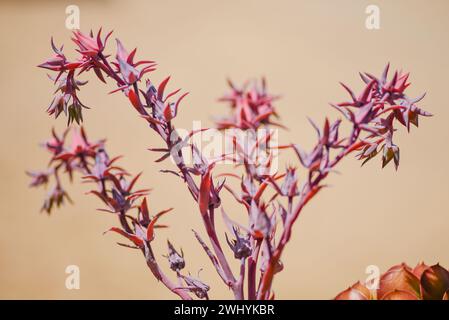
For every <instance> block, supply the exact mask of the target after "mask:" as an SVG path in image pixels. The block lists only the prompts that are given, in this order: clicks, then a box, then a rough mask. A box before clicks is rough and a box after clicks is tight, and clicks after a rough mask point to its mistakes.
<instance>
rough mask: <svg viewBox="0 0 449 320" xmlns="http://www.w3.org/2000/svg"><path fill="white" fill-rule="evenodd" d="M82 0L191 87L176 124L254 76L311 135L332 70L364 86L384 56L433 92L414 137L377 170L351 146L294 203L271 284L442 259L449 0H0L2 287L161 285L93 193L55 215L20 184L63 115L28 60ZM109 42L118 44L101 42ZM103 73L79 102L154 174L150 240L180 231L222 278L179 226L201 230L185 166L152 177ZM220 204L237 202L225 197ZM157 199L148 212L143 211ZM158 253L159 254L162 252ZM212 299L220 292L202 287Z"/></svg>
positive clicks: (300, 290)
mask: <svg viewBox="0 0 449 320" xmlns="http://www.w3.org/2000/svg"><path fill="white" fill-rule="evenodd" d="M73 3H76V4H78V5H79V6H80V9H81V28H82V29H83V30H88V29H90V28H95V29H96V28H98V27H99V26H101V25H102V26H103V27H104V28H105V29H114V30H115V36H117V37H120V38H121V39H122V40H123V42H124V43H125V45H126V46H127V47H128V48H132V47H133V46H138V47H139V50H138V56H139V57H145V58H152V59H155V60H157V61H158V62H159V71H158V72H157V73H155V75H154V78H155V79H156V80H158V81H159V80H160V79H162V78H163V77H164V76H165V75H167V74H171V75H172V77H173V79H174V81H173V83H172V86H182V87H183V88H184V89H186V90H188V91H190V92H191V95H190V96H189V98H188V99H187V100H186V103H185V104H184V105H183V110H182V111H183V112H182V119H181V121H178V126H180V127H183V126H184V127H189V125H190V124H191V121H192V120H197V119H201V120H203V121H204V123H205V124H206V125H210V124H211V122H210V117H211V116H212V115H213V114H217V113H218V114H219V113H223V112H224V111H225V109H224V106H221V105H219V104H217V102H216V98H217V97H218V96H219V95H221V94H222V93H223V92H224V90H225V81H224V79H225V78H226V77H228V76H230V77H232V78H233V79H235V80H236V81H243V80H244V79H246V78H247V77H259V76H261V75H265V76H266V77H267V79H268V81H269V86H270V88H271V91H272V92H274V93H280V94H282V95H283V99H282V100H280V102H279V103H278V109H279V112H280V114H281V115H282V117H283V120H284V123H285V124H286V125H287V126H288V127H290V128H291V130H290V131H289V132H283V133H282V134H281V140H282V141H285V142H287V141H295V142H299V143H302V144H304V145H306V146H310V144H311V142H312V138H313V137H314V136H313V131H312V130H311V129H310V126H309V125H308V123H307V121H306V118H305V117H306V116H307V115H308V116H311V117H312V118H315V119H322V118H323V117H324V116H325V114H331V115H332V116H334V117H335V116H336V113H335V112H334V111H332V110H331V109H330V108H329V107H327V103H328V102H329V101H340V100H342V99H346V96H345V94H344V92H343V90H341V88H339V86H338V81H344V82H345V83H347V84H349V85H352V86H353V87H355V88H358V89H359V88H360V87H361V84H360V82H359V80H358V76H357V72H358V71H369V72H375V73H380V72H381V70H382V68H383V66H384V65H385V63H386V62H387V61H391V63H392V65H393V67H397V68H404V69H405V70H408V71H410V72H411V74H412V76H411V81H412V82H413V85H412V87H411V89H410V92H411V93H412V94H413V95H419V94H421V93H422V92H423V91H427V92H428V96H427V97H426V99H425V100H424V104H423V106H425V107H426V108H427V110H428V111H431V112H432V113H434V114H435V115H436V116H435V117H434V118H432V119H430V120H424V121H422V123H421V128H420V130H413V132H412V133H411V134H410V136H407V135H406V134H405V132H404V131H402V132H401V133H400V134H398V138H397V139H398V140H397V142H398V143H399V145H400V147H401V157H402V164H401V167H400V169H399V171H398V172H397V173H396V172H394V169H393V167H389V168H387V169H385V170H381V169H380V162H379V161H375V162H372V163H370V164H369V165H367V166H366V167H365V168H363V169H360V166H359V163H357V162H356V161H355V160H353V159H348V160H347V161H345V162H344V163H343V164H342V165H341V166H340V171H341V172H342V173H343V174H342V175H340V176H333V177H332V178H331V179H330V183H331V184H332V185H334V186H335V187H334V188H332V189H328V190H326V191H324V192H323V193H322V194H320V195H319V199H317V201H313V202H312V203H311V205H310V206H309V207H308V208H307V209H306V210H305V211H304V215H303V216H302V217H301V218H300V220H299V223H298V224H297V225H296V228H295V233H294V236H293V239H292V242H291V244H290V245H289V247H288V250H287V251H286V252H285V253H286V254H285V256H284V263H285V265H286V268H285V271H284V272H283V273H282V274H280V275H279V276H278V277H277V279H276V283H275V291H276V294H277V297H278V298H286V299H293V298H312V299H315V298H324V299H327V298H331V297H333V296H334V295H335V294H336V293H337V292H339V291H340V290H342V289H344V288H345V287H346V286H348V285H349V284H351V283H352V282H354V281H356V280H358V279H363V278H364V277H365V273H364V271H365V268H366V266H368V265H371V264H374V265H378V266H379V267H380V268H381V269H382V270H386V268H387V267H389V266H391V265H393V264H396V263H399V262H401V261H405V262H408V263H410V264H415V263H417V262H418V261H419V260H421V259H423V260H425V261H426V262H427V263H436V262H438V261H439V262H441V263H442V264H443V265H445V266H446V267H447V266H449V251H448V249H447V240H448V228H449V216H448V208H449V184H448V179H449V171H448V168H447V164H448V161H449V151H448V150H449V149H448V148H447V141H448V138H449V130H448V126H447V120H448V117H449V108H448V105H447V94H448V80H447V75H448V74H449V64H448V61H449V60H448V57H449V45H448V41H447V32H448V28H449V19H447V16H448V12H449V2H447V1H445V0H441V1H409V0H407V1H405V0H404V1H399V0H397V1H349V0H346V1H248V0H246V1H235V0H234V1H196V0H191V1H98V2H95V3H94V2H93V1H11V2H9V1H8V2H5V1H1V2H0V30H1V31H0V32H1V50H0V63H1V73H0V88H1V89H0V90H1V101H2V102H1V120H2V121H1V124H0V135H1V139H0V143H1V145H0V150H1V157H0V200H1V201H0V226H1V230H0V298H8V299H10V298H31V299H36V298H44V299H48V298H53V299H54V298H56V299H61V298H64V299H81V298H125V299H131V298H139V299H140V298H142V299H162V298H172V297H173V295H171V294H170V293H168V292H167V291H166V290H165V288H163V287H162V285H160V284H158V283H157V282H156V281H154V279H153V278H152V276H151V274H150V273H149V271H148V270H147V269H146V266H145V264H144V261H143V258H142V257H141V255H140V254H138V253H136V252H133V251H131V250H127V249H125V248H121V247H118V246H116V245H115V240H117V239H118V237H116V236H114V235H109V236H103V235H102V232H103V231H104V230H106V229H108V228H109V227H110V226H112V225H115V224H116V221H115V220H114V218H113V217H112V216H108V215H104V214H101V213H98V212H96V211H95V208H97V207H99V206H100V204H99V202H98V201H97V200H96V199H94V198H91V197H86V196H84V195H83V192H84V191H86V188H87V187H86V186H85V185H82V186H79V185H75V186H73V187H72V188H71V189H70V190H72V196H73V198H74V199H75V201H76V206H67V207H65V208H63V209H62V210H59V211H57V212H56V213H55V214H54V215H53V216H51V217H47V216H46V215H43V214H39V212H38V210H39V208H40V206H41V201H42V199H43V196H44V192H43V190H30V189H28V188H27V183H28V182H29V180H28V179H27V177H26V176H25V174H24V171H25V170H26V169H29V168H36V169H38V168H42V167H44V166H45V165H46V163H47V155H46V153H45V152H44V151H43V150H41V149H39V148H38V143H39V142H41V141H43V140H45V139H46V138H47V136H48V134H49V129H50V128H51V126H53V125H54V126H56V127H57V128H58V129H60V130H61V129H62V128H64V126H65V121H64V120H63V119H60V121H56V122H55V121H54V120H53V119H50V118H49V117H47V116H46V114H45V112H44V110H45V108H46V106H47V105H48V103H49V102H50V99H51V92H52V90H53V87H52V85H51V83H50V82H49V81H48V79H47V78H46V76H45V72H44V71H43V70H38V69H37V68H35V66H36V65H37V64H38V63H40V62H42V61H43V60H44V59H45V58H46V57H47V56H49V55H50V47H49V39H50V36H51V35H53V36H54V37H55V39H56V42H57V43H58V44H60V43H62V42H64V43H65V44H66V46H67V48H72V45H71V44H70V41H69V37H70V34H69V31H68V30H66V29H65V28H64V21H65V7H66V6H67V5H68V4H73ZM371 3H375V4H378V5H379V6H380V8H381V30H379V31H368V30H367V29H365V27H364V20H365V17H366V15H365V13H364V11H365V8H366V6H367V5H368V4H371ZM110 48H111V49H110V52H112V51H113V50H115V45H113V46H111V47H110ZM110 89H111V87H105V86H103V85H101V84H98V82H96V81H95V83H91V84H90V86H88V87H87V88H85V90H84V91H83V92H82V98H83V101H85V102H86V103H87V104H88V105H89V106H91V107H93V108H92V110H90V111H87V112H86V113H85V116H86V119H87V120H86V123H85V124H86V128H87V131H88V133H89V135H90V136H91V137H92V138H101V137H107V138H108V141H109V149H110V150H111V151H110V152H111V153H113V154H125V155H126V158H125V159H124V160H123V164H124V165H126V166H127V167H129V169H130V170H131V171H133V172H138V171H140V170H142V169H143V170H144V171H145V174H144V177H143V179H142V183H144V184H145V185H147V186H151V187H154V188H155V191H154V192H153V195H152V196H151V197H150V204H151V207H152V209H153V210H154V211H155V210H160V209H163V208H166V207H169V206H175V208H176V210H175V211H174V214H172V215H171V216H167V219H166V221H167V222H168V223H169V224H170V225H171V230H170V231H169V232H168V231H163V232H161V233H159V234H158V239H157V241H156V249H157V252H158V254H162V252H163V251H161V249H162V248H163V250H164V251H165V238H166V237H167V236H170V239H171V240H172V241H173V242H174V243H176V244H177V245H179V244H182V246H183V248H184V251H185V253H186V255H187V259H188V261H187V262H188V269H189V270H191V271H192V273H195V274H196V272H197V270H198V269H199V268H200V267H201V266H204V267H205V270H204V271H203V272H202V273H201V278H202V279H205V280H206V281H208V282H209V283H212V284H217V283H219V280H218V278H217V277H216V275H215V274H214V272H213V271H212V268H211V267H210V265H209V263H208V261H207V260H206V258H205V255H204V254H203V253H202V252H201V251H200V249H199V245H198V244H197V243H196V242H195V240H194V239H193V237H192V234H191V232H190V229H191V228H196V229H198V230H201V232H202V231H203V230H202V229H201V226H200V219H199V217H198V216H197V211H196V207H195V205H194V203H193V201H192V200H191V199H190V196H189V194H188V193H187V192H186V191H185V189H184V188H183V186H182V185H181V183H180V181H178V180H177V179H176V178H175V177H172V176H163V175H161V174H159V173H158V170H159V169H161V168H163V165H160V164H154V163H153V160H154V159H155V155H154V154H150V153H149V152H147V151H145V148H146V147H149V146H159V145H160V144H159V141H158V140H157V138H156V137H155V136H154V135H152V133H150V132H149V131H148V130H147V129H146V126H145V125H144V122H142V121H141V120H140V119H138V118H137V117H136V116H135V113H134V112H133V111H132V110H131V109H130V108H129V107H128V105H127V103H126V101H125V99H124V98H123V97H121V96H119V95H112V96H108V95H106V92H107V91H108V90H110ZM225 205H226V209H227V210H228V211H230V212H232V214H236V212H237V211H235V210H234V208H237V207H235V205H234V203H233V202H232V200H230V198H229V197H228V196H226V197H225ZM154 211H153V212H154ZM161 261H162V264H163V265H164V266H166V262H165V261H163V260H162V258H161ZM70 264H76V265H79V266H80V268H81V289H80V290H78V291H76V290H72V291H69V290H66V289H65V286H64V281H65V276H66V275H65V273H64V270H65V267H66V266H67V265H70ZM211 296H212V297H213V298H227V297H230V294H229V293H228V292H227V290H226V289H224V288H223V286H222V285H221V283H220V285H215V286H213V288H212V290H211Z"/></svg>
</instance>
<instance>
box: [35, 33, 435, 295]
mask: <svg viewBox="0 0 449 320" xmlns="http://www.w3.org/2000/svg"><path fill="white" fill-rule="evenodd" d="M110 35H111V33H109V34H107V35H106V36H105V37H103V36H102V35H101V29H100V31H99V32H98V33H97V34H96V35H95V34H93V33H92V32H91V33H90V34H84V33H82V32H80V31H75V32H74V33H73V38H72V40H73V41H74V43H75V44H76V45H77V47H78V48H77V50H76V51H77V52H78V54H79V57H78V58H77V59H76V60H69V59H68V58H67V57H66V55H65V53H64V52H63V48H62V47H61V48H58V47H57V46H56V45H55V44H54V42H53V40H52V42H51V44H52V49H53V51H54V56H53V57H52V58H50V59H48V60H46V61H45V62H44V63H42V64H41V65H40V67H42V68H45V69H48V70H51V71H52V72H53V73H54V75H52V76H51V79H52V80H53V81H54V83H55V85H56V93H55V96H54V98H53V101H52V102H51V104H50V106H49V107H48V109H47V112H48V113H49V114H50V115H53V116H54V117H55V118H58V117H59V116H60V115H61V114H65V115H66V117H67V120H68V123H69V124H72V123H73V122H76V123H78V124H80V123H81V122H82V120H83V112H85V109H86V108H87V106H86V105H84V104H83V103H82V102H81V101H80V98H79V91H80V88H81V87H82V86H83V85H85V84H86V82H85V81H82V80H79V78H80V76H82V75H83V74H84V73H87V72H90V71H93V72H94V73H95V74H96V76H97V77H98V79H99V80H100V81H101V82H104V83H112V84H113V85H114V86H115V88H114V89H113V90H112V91H111V93H114V92H121V93H122V94H124V96H125V97H126V98H127V100H128V101H129V103H130V105H131V106H132V107H133V109H134V110H135V111H136V112H137V115H138V116H139V117H140V118H142V120H143V121H145V122H146V124H147V125H148V127H149V128H150V129H151V130H152V131H153V132H154V133H155V134H156V135H158V136H160V138H161V145H159V146H153V147H152V148H150V150H151V151H152V152H155V153H158V154H160V157H159V158H158V159H157V160H156V162H162V161H164V160H166V159H169V158H171V159H172V160H173V162H174V163H175V165H176V170H168V169H167V170H162V172H164V173H170V174H174V175H176V176H177V177H179V178H180V180H181V181H182V182H183V183H184V184H185V185H186V187H187V189H188V191H189V193H190V194H191V196H192V198H193V200H194V201H195V202H196V203H197V206H198V215H199V217H200V218H201V219H202V221H203V225H204V231H205V235H206V237H207V240H205V239H204V235H200V232H197V231H194V236H195V237H196V238H197V240H198V242H199V244H200V246H201V247H202V248H203V249H204V251H205V253H206V254H207V256H208V257H209V259H210V261H211V263H212V265H213V267H214V268H215V269H216V271H217V273H218V275H219V276H220V278H221V279H222V281H223V283H224V284H225V285H226V286H227V287H229V289H230V290H231V291H232V293H233V295H234V298H235V299H251V300H254V299H262V300H265V299H273V298H274V290H273V280H274V278H275V275H276V274H277V273H279V272H281V271H282V270H283V263H282V260H281V258H282V254H283V252H284V249H285V247H286V246H287V244H288V242H289V240H290V238H291V235H292V231H293V226H294V224H295V222H296V221H297V219H298V217H299V216H300V214H301V213H302V211H303V209H304V207H305V206H306V205H307V204H308V202H309V201H311V200H312V199H313V198H314V197H315V196H316V195H317V194H318V192H319V191H320V190H322V189H323V188H324V187H326V184H325V180H326V178H327V177H328V175H329V174H330V173H332V172H333V171H334V170H335V168H336V166H337V165H338V163H339V162H340V161H341V160H342V159H343V158H345V157H346V156H348V155H350V154H353V153H357V155H356V156H357V158H358V159H359V160H361V161H363V164H364V163H366V162H367V161H369V160H371V159H373V158H375V157H376V156H377V155H378V154H381V158H382V167H385V166H386V165H387V164H389V163H394V165H395V167H396V169H397V168H398V166H399V147H398V146H397V145H396V144H395V142H394V139H393V138H394V134H395V133H396V130H397V129H398V127H399V126H404V127H405V128H407V130H410V127H411V125H414V126H416V127H417V126H418V119H419V117H421V116H424V117H428V116H430V113H428V112H426V111H424V110H423V109H421V108H420V107H418V105H417V104H418V102H420V101H421V99H422V98H423V97H424V95H422V96H420V97H418V98H412V97H409V96H408V95H407V94H406V89H407V88H408V87H409V85H410V83H409V82H408V79H409V74H408V73H403V72H399V71H395V72H393V73H392V76H389V68H390V67H389V65H387V66H386V67H385V69H384V71H383V73H382V74H381V75H380V76H379V77H376V76H374V75H372V74H369V73H363V74H360V77H361V79H362V81H363V88H362V90H361V92H360V94H356V93H354V91H353V90H351V89H350V88H349V87H348V86H346V85H344V84H342V86H343V88H344V89H345V90H346V91H347V93H348V94H349V100H348V101H344V102H341V103H337V104H332V107H333V108H335V109H336V110H338V112H339V113H341V115H342V118H341V119H337V120H335V121H331V120H330V119H328V118H325V120H324V121H323V123H322V124H316V123H315V122H313V121H310V122H311V124H312V126H313V128H314V129H315V130H316V141H315V144H314V146H313V147H312V148H311V150H309V151H305V150H303V149H302V148H301V147H300V146H299V145H298V144H294V143H291V144H283V145H275V144H273V143H271V142H272V137H273V132H274V131H273V129H270V128H273V127H276V126H277V127H279V126H280V127H282V125H281V124H280V123H278V122H277V121H278V113H277V110H276V107H275V105H274V103H275V101H276V99H277V96H274V95H271V94H269V93H268V91H267V86H266V83H265V80H262V81H261V82H249V83H247V84H245V85H243V86H242V87H238V86H236V85H234V84H233V83H231V82H229V85H230V92H229V93H228V94H226V95H225V96H224V97H223V98H221V101H223V102H225V103H227V104H228V105H229V107H230V115H229V116H226V117H223V118H220V119H219V120H218V121H217V123H216V127H217V128H218V129H220V130H225V129H229V128H232V129H234V130H235V131H232V132H233V133H232V134H230V136H228V138H229V139H230V140H231V142H232V146H233V152H232V154H228V153H223V154H222V155H220V156H219V157H217V158H214V159H211V158H209V157H207V156H206V155H205V154H203V153H202V150H201V149H200V148H198V147H197V146H196V145H195V144H194V143H193V142H192V138H193V137H194V136H195V137H196V136H197V135H202V134H203V131H204V130H206V129H199V130H192V131H190V132H189V134H188V135H187V136H186V137H181V135H180V134H179V132H178V130H177V129H176V127H175V125H174V122H175V120H176V118H177V117H178V115H179V111H180V106H181V102H182V101H183V99H184V98H185V97H186V95H187V93H183V94H180V93H181V92H180V90H179V89H178V90H174V91H171V92H169V91H168V90H167V85H168V82H169V80H170V77H167V78H166V79H165V80H163V81H162V82H161V83H160V84H158V85H156V84H155V83H153V82H152V81H151V79H150V78H149V76H150V75H151V72H153V71H154V70H155V66H156V63H155V62H154V61H151V60H139V61H138V60H137V59H136V49H134V50H132V51H130V52H129V51H127V50H126V49H125V47H124V46H123V44H122V43H121V42H120V41H119V40H117V50H116V54H115V56H114V57H113V56H111V55H109V54H107V53H106V52H105V50H106V44H107V40H108V38H109V37H110ZM344 121H345V122H346V124H347V125H348V126H349V128H350V130H349V132H348V133H343V131H346V130H343V128H341V127H342V123H343V122H344ZM262 129H268V130H266V131H264V132H265V133H264V134H262V135H260V134H257V132H258V131H260V130H262ZM70 130H72V142H71V144H70V145H68V144H67V143H66V140H67V136H68V134H67V133H68V131H69V130H67V131H66V132H65V133H64V134H62V135H61V136H59V135H57V134H56V132H54V131H53V138H52V139H51V140H50V141H48V142H47V143H45V147H46V149H47V150H48V151H49V152H50V154H51V162H50V166H49V168H48V169H47V170H45V171H42V172H30V173H29V174H30V175H31V176H32V183H31V185H32V186H39V185H44V184H46V183H47V182H48V181H50V180H54V181H55V182H54V183H55V185H54V187H53V189H52V191H51V192H50V194H49V196H48V198H47V199H46V200H45V203H44V206H43V209H44V210H45V211H47V212H48V213H50V212H51V210H52V209H53V208H54V206H55V205H56V206H59V205H61V204H62V203H63V202H64V201H65V200H67V201H70V198H69V197H68V194H67V192H66V191H65V189H64V188H63V186H62V184H61V180H60V179H59V176H60V175H61V174H68V175H69V176H70V178H71V177H72V174H73V173H74V172H78V173H80V174H81V175H82V176H83V180H85V181H89V182H92V183H93V184H94V185H95V186H96V187H95V188H94V190H92V191H90V193H91V194H94V195H95V196H97V197H98V198H99V199H100V200H101V201H102V202H103V203H104V205H105V206H106V208H105V209H102V210H105V211H108V212H111V213H112V214H114V215H116V216H117V218H118V221H119V227H113V228H111V229H110V231H113V232H117V233H119V234H120V235H122V236H123V237H125V238H126V239H128V240H129V243H128V244H121V245H123V246H126V247H129V248H133V249H137V250H140V251H141V252H142V254H143V256H144V257H145V261H146V263H147V265H148V267H149V269H150V270H151V272H152V273H153V275H154V276H155V277H156V278H157V279H158V280H160V281H161V282H162V283H163V284H164V285H165V286H166V287H167V288H168V289H169V290H171V291H172V292H173V293H175V294H177V295H178V296H180V297H181V298H183V299H192V298H193V297H197V298H200V299H203V298H208V297H209V295H208V291H209V289H210V287H209V285H208V284H206V283H205V282H203V281H202V280H200V279H199V278H198V277H193V276H191V275H190V274H186V273H185V272H184V271H183V270H184V269H185V266H186V262H185V257H184V254H183V253H182V251H181V252H179V250H177V249H176V247H175V246H174V245H173V244H171V243H170V242H168V253H167V255H166V257H167V258H168V264H169V267H170V269H171V270H172V271H173V272H174V273H175V277H176V281H172V280H171V279H170V277H169V276H167V275H166V274H165V272H164V271H163V268H162V267H161V266H160V263H159V261H158V260H157V259H156V255H155V254H154V251H153V248H152V242H153V241H155V231H156V229H157V228H162V227H164V225H161V224H159V219H160V218H161V216H162V215H164V214H166V213H167V212H169V211H170V210H171V209H168V210H164V211H161V212H159V213H157V214H155V215H153V216H151V215H150V214H149V209H148V205H147V203H148V202H147V198H146V196H147V194H148V192H149V190H148V189H140V188H135V185H136V181H137V179H138V177H139V176H140V175H136V176H132V175H130V174H129V173H128V172H127V171H126V170H125V169H123V168H122V167H120V166H118V165H117V164H116V163H117V160H118V157H114V158H110V157H109V155H108V153H107V152H106V149H105V141H104V140H102V141H98V142H91V141H89V140H88V138H87V136H86V134H85V132H84V130H83V129H82V128H74V129H70ZM242 132H243V133H245V134H247V137H249V138H248V139H247V140H246V142H245V143H242V142H241V140H240V139H239V138H238V135H239V134H240V133H242ZM286 150H292V152H293V155H294V156H295V157H296V158H297V164H296V166H294V165H290V166H287V167H286V168H285V170H282V171H279V170H277V169H276V170H273V161H274V160H275V159H274V158H275V154H276V152H281V151H284V152H285V151H286ZM186 154H189V155H190V156H191V159H192V163H190V162H188V161H187V160H186V156H185V155H186ZM229 159H231V161H232V162H233V163H234V164H235V165H236V166H237V167H238V168H240V171H239V173H236V171H235V169H234V168H233V169H232V171H230V172H228V173H225V174H218V173H217V171H216V168H217V166H218V164H219V163H220V162H221V161H223V160H229ZM300 174H301V175H303V176H304V178H300ZM232 179H238V182H239V184H238V187H235V186H233V185H232V184H231V183H230V182H229V180H232ZM225 190H226V192H230V193H231V194H232V196H233V197H234V198H235V200H236V201H237V202H238V203H239V204H241V206H242V209H243V210H244V211H245V212H246V215H245V216H246V217H247V222H246V223H238V222H236V221H234V220H233V219H231V217H230V216H229V215H228V214H227V213H226V211H225V209H224V206H223V204H222V201H221V198H222V196H221V194H222V192H225ZM217 212H220V213H221V216H222V218H223V220H224V223H225V225H226V227H227V229H228V233H227V234H226V236H225V239H222V238H221V237H219V235H218V234H217V230H216V224H215V219H216V214H217ZM156 233H157V232H156ZM227 250H230V253H232V256H233V258H234V259H237V260H238V261H239V265H240V268H239V269H238V270H233V269H232V268H231V263H230V261H229V254H227V253H226V251H227Z"/></svg>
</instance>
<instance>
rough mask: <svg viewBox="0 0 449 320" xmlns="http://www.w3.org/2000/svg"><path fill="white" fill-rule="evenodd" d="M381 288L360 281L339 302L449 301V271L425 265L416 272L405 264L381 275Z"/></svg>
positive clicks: (344, 292)
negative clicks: (374, 287)
mask: <svg viewBox="0 0 449 320" xmlns="http://www.w3.org/2000/svg"><path fill="white" fill-rule="evenodd" d="M377 287H378V288H377V289H373V290H370V289H369V288H368V286H366V285H364V284H362V283H361V282H360V281H359V282H357V283H355V284H354V285H352V286H351V287H349V288H348V289H346V290H344V291H342V292H341V293H339V294H338V295H337V296H336V297H335V300H449V271H448V270H447V269H445V268H443V267H442V266H440V265H439V264H436V265H433V266H430V267H429V266H427V265H426V264H424V263H423V262H421V263H419V264H417V265H416V267H414V268H413V269H412V268H411V267H409V266H408V265H407V264H405V263H402V264H398V265H395V266H393V267H391V268H390V269H389V270H388V271H387V272H385V273H384V274H382V275H381V277H380V279H379V284H378V286H377Z"/></svg>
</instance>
